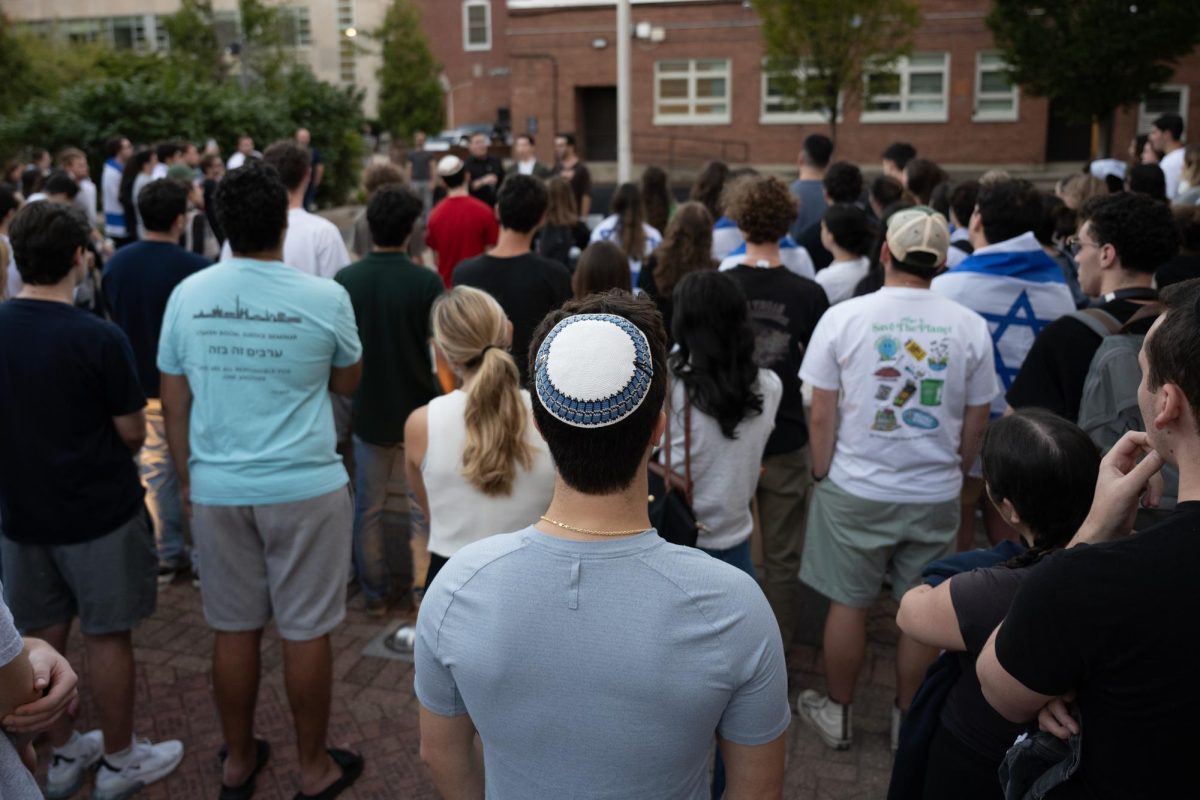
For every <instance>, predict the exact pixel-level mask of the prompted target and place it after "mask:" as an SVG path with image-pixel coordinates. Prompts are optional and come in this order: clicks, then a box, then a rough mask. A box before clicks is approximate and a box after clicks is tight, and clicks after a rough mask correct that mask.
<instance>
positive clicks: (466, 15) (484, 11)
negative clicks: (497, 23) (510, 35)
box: [463, 0, 492, 50]
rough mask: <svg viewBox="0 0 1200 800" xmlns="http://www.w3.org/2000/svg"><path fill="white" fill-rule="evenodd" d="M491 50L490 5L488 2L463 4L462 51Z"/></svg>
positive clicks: (472, 1)
mask: <svg viewBox="0 0 1200 800" xmlns="http://www.w3.org/2000/svg"><path fill="white" fill-rule="evenodd" d="M491 49H492V4H491V3H490V2H489V1H488V0H466V2H465V3H463V50H491Z"/></svg>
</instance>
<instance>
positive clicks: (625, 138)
mask: <svg viewBox="0 0 1200 800" xmlns="http://www.w3.org/2000/svg"><path fill="white" fill-rule="evenodd" d="M629 5H630V0H617V181H618V182H619V183H627V182H628V181H629V180H630V178H631V176H632V174H633V142H632V135H631V133H630V129H629V125H630V116H631V113H630V107H631V99H630V89H631V86H632V84H631V82H630V75H629V56H630V52H629V50H630V47H631V44H632V42H631V39H632V36H633V31H632V29H631V28H630V22H629V18H630V13H629Z"/></svg>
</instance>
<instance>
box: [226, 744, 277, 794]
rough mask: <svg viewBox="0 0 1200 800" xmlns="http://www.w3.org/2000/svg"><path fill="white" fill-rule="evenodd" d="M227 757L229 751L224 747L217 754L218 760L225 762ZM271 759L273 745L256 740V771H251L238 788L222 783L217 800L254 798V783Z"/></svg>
mask: <svg viewBox="0 0 1200 800" xmlns="http://www.w3.org/2000/svg"><path fill="white" fill-rule="evenodd" d="M227 755H229V751H228V750H226V749H225V748H224V747H222V748H221V749H220V750H219V751H218V752H217V758H219V759H220V760H221V761H224V760H225V757H226V756H227ZM270 758H271V743H270V742H268V741H267V740H266V739H257V738H256V739H255V740H254V769H253V770H251V771H250V776H249V777H248V778H246V780H244V781H242V783H241V784H239V785H238V786H226V785H225V784H224V783H222V784H221V793H220V794H219V795H217V800H250V798H251V797H253V796H254V781H255V779H256V778H258V773H260V772H262V768H263V767H265V766H266V765H267V761H268V760H269V759H270Z"/></svg>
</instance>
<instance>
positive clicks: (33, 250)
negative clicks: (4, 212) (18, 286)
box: [8, 203, 91, 286]
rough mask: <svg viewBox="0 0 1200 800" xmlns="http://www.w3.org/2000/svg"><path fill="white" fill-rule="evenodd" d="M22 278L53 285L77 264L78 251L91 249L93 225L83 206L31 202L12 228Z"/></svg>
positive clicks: (16, 258) (26, 281) (27, 281)
mask: <svg viewBox="0 0 1200 800" xmlns="http://www.w3.org/2000/svg"><path fill="white" fill-rule="evenodd" d="M8 237H9V240H10V241H11V242H12V249H13V258H14V259H15V260H16V262H17V272H18V273H20V275H21V280H22V281H24V282H25V283H28V284H30V285H31V286H53V285H54V284H56V283H58V282H59V281H61V280H62V279H63V278H64V277H66V275H67V273H69V272H70V271H71V268H72V267H73V266H74V265H75V251H76V250H79V249H81V248H82V249H85V250H86V249H87V246H88V243H89V242H90V241H91V228H90V226H89V225H88V221H87V217H86V216H84V214H83V210H82V209H80V208H78V207H76V206H74V205H64V204H60V203H29V204H27V205H26V206H25V207H24V208H22V209H21V210H20V211H18V212H17V215H16V216H15V217H14V218H13V221H12V225H10V226H9V229H8Z"/></svg>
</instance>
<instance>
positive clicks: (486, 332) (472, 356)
mask: <svg viewBox="0 0 1200 800" xmlns="http://www.w3.org/2000/svg"><path fill="white" fill-rule="evenodd" d="M432 321H433V338H434V339H435V340H436V341H437V344H438V347H440V348H441V349H442V352H443V353H444V354H445V355H446V358H447V359H448V360H449V361H450V363H451V364H453V365H454V366H455V367H457V368H460V369H467V370H470V369H474V370H475V371H476V372H475V380H474V381H473V382H472V383H471V386H470V388H469V389H468V390H467V408H466V412H465V414H464V416H463V421H464V423H465V426H466V431H467V443H466V447H465V448H464V449H463V466H462V474H463V477H464V478H466V479H467V482H468V483H470V484H471V485H472V486H474V487H475V488H476V489H478V490H479V491H481V492H483V493H484V494H486V495H489V496H491V497H498V496H503V495H510V494H512V489H513V481H514V480H515V479H516V471H517V465H520V466H521V467H522V468H524V469H526V470H528V469H530V468H531V467H532V466H533V453H532V452H531V451H530V448H529V444H528V443H527V442H526V441H525V430H526V426H527V425H528V424H529V421H528V416H529V409H528V408H526V406H525V401H524V399H523V398H522V397H521V375H520V373H519V372H518V371H517V363H516V362H515V361H513V357H512V356H511V355H509V354H508V351H507V350H505V340H506V339H507V336H508V324H507V323H508V319H507V317H505V315H504V309H502V308H501V307H500V304H499V303H497V302H496V301H495V300H494V299H493V298H492V296H491V295H489V294H488V293H487V292H483V291H480V290H479V289H473V288H471V287H469V286H456V287H454V288H453V289H451V290H450V291H449V292H447V293H446V294H443V295H442V296H441V297H439V298H438V299H437V300H436V301H435V302H434V304H433V311H432Z"/></svg>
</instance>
